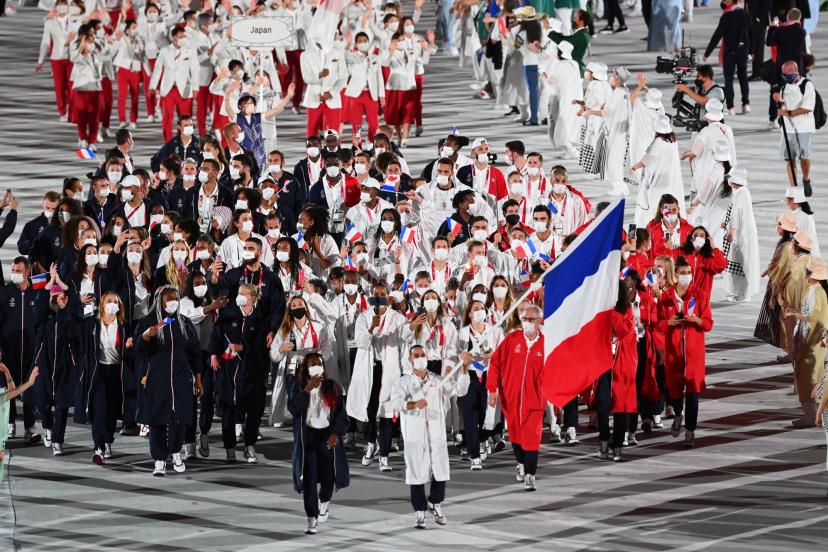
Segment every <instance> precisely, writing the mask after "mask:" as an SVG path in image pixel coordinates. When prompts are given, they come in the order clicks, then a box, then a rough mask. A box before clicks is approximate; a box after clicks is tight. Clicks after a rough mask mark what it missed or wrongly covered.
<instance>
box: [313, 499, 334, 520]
mask: <svg viewBox="0 0 828 552" xmlns="http://www.w3.org/2000/svg"><path fill="white" fill-rule="evenodd" d="M330 513H331V503H330V502H320V503H319V515H318V516H316V519H317V520H318V521H319V523H325V522H326V521H328V515H329V514H330Z"/></svg>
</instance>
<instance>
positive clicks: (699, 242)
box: [693, 236, 707, 249]
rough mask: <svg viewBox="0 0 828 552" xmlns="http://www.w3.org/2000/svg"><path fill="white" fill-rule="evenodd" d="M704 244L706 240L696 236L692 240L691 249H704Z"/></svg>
mask: <svg viewBox="0 0 828 552" xmlns="http://www.w3.org/2000/svg"><path fill="white" fill-rule="evenodd" d="M705 243H707V240H706V239H704V238H703V237H701V236H696V237H695V238H693V247H695V248H696V249H701V248H702V247H704V244H705Z"/></svg>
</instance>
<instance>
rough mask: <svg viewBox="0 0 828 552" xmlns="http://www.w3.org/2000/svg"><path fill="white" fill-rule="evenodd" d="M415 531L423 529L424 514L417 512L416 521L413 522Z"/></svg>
mask: <svg viewBox="0 0 828 552" xmlns="http://www.w3.org/2000/svg"><path fill="white" fill-rule="evenodd" d="M414 528H415V529H425V512H422V511H417V519H416V520H415V521H414Z"/></svg>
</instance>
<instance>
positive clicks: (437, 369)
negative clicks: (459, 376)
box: [428, 360, 443, 377]
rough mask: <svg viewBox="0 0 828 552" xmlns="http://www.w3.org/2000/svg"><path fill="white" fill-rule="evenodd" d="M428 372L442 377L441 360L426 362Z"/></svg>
mask: <svg viewBox="0 0 828 552" xmlns="http://www.w3.org/2000/svg"><path fill="white" fill-rule="evenodd" d="M428 371H429V372H431V373H433V374H437V375H438V376H441V377H442V375H443V361H442V360H429V361H428Z"/></svg>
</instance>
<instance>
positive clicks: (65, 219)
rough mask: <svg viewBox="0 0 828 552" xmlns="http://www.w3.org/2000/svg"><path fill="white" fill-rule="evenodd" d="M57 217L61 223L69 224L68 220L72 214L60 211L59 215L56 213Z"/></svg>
mask: <svg viewBox="0 0 828 552" xmlns="http://www.w3.org/2000/svg"><path fill="white" fill-rule="evenodd" d="M58 216H59V217H60V220H61V221H63V222H69V219H71V218H72V213H70V212H69V211H61V212H60V213H58Z"/></svg>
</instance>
